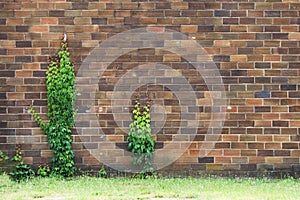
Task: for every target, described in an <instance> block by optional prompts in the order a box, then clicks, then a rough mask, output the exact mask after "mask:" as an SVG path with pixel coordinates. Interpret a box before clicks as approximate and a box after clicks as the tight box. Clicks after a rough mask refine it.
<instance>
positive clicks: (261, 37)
mask: <svg viewBox="0 0 300 200" xmlns="http://www.w3.org/2000/svg"><path fill="white" fill-rule="evenodd" d="M255 39H256V40H270V39H272V34H271V33H255Z"/></svg>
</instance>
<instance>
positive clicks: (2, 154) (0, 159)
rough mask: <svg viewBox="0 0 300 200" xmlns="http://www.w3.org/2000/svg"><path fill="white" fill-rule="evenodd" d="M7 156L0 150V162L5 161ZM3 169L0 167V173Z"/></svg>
mask: <svg viewBox="0 0 300 200" xmlns="http://www.w3.org/2000/svg"><path fill="white" fill-rule="evenodd" d="M8 159H9V157H8V156H7V155H5V154H4V153H3V152H2V151H0V163H2V162H5V161H6V160H8ZM2 173H3V171H2V169H1V168H0V174H2Z"/></svg>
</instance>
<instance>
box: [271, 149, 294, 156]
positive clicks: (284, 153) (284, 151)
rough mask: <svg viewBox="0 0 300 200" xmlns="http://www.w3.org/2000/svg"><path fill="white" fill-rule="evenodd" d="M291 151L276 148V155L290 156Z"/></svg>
mask: <svg viewBox="0 0 300 200" xmlns="http://www.w3.org/2000/svg"><path fill="white" fill-rule="evenodd" d="M290 155H291V152H290V151H289V150H275V151H274V156H290Z"/></svg>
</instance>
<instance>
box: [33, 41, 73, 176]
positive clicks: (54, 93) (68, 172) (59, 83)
mask: <svg viewBox="0 0 300 200" xmlns="http://www.w3.org/2000/svg"><path fill="white" fill-rule="evenodd" d="M46 80H47V81H46V85H47V91H48V93H47V103H48V113H47V116H48V118H49V121H48V122H47V123H44V122H43V121H42V119H41V117H40V116H39V115H38V114H37V113H36V112H35V110H34V109H33V108H31V109H30V111H31V113H32V114H33V117H34V119H35V121H36V122H37V123H38V124H39V126H40V127H41V129H42V130H43V131H44V133H45V134H46V135H47V137H48V143H49V145H50V148H51V149H52V151H53V153H54V156H53V157H52V159H51V162H52V171H53V173H54V174H57V175H61V176H64V177H69V176H72V175H73V174H74V172H75V164H74V152H73V150H72V139H71V128H72V127H73V126H74V115H75V109H74V102H75V91H74V87H75V73H74V66H73V65H72V63H71V61H70V53H69V49H68V47H67V42H66V41H62V43H61V49H60V51H59V52H58V55H57V56H56V57H54V58H52V59H51V60H50V63H49V66H48V70H47V73H46Z"/></svg>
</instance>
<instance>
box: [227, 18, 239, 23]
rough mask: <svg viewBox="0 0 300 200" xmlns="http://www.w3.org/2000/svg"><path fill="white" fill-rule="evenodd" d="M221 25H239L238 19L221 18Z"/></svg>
mask: <svg viewBox="0 0 300 200" xmlns="http://www.w3.org/2000/svg"><path fill="white" fill-rule="evenodd" d="M223 24H239V19H238V18H223Z"/></svg>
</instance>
